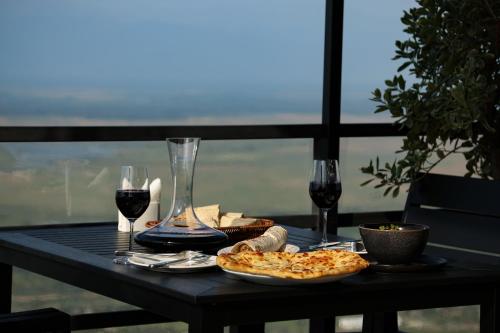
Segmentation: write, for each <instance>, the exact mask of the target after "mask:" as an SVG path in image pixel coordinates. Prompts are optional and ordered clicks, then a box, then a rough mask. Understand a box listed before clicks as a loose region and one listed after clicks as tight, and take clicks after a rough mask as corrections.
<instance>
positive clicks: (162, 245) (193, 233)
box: [135, 224, 227, 252]
mask: <svg viewBox="0 0 500 333" xmlns="http://www.w3.org/2000/svg"><path fill="white" fill-rule="evenodd" d="M135 241H136V242H137V243H138V244H140V245H143V246H146V247H149V248H152V249H154V250H156V251H166V252H178V251H181V250H200V251H210V250H217V249H219V248H222V247H224V246H225V245H226V242H227V235H226V234H225V233H223V232H221V231H218V230H215V229H212V228H209V227H205V228H196V229H192V228H187V227H177V226H168V225H167V226H165V225H163V226H162V225H161V224H160V225H157V226H156V227H153V228H151V229H149V230H146V231H143V232H141V233H139V234H137V235H135Z"/></svg>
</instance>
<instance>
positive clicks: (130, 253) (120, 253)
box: [115, 250, 199, 257]
mask: <svg viewBox="0 0 500 333" xmlns="http://www.w3.org/2000/svg"><path fill="white" fill-rule="evenodd" d="M191 253H192V254H194V253H199V251H192V250H185V251H181V252H179V253H147V252H136V251H120V250H116V251H115V256H119V257H123V256H127V257H130V256H134V255H135V256H142V257H147V256H160V257H177V256H185V255H187V254H191Z"/></svg>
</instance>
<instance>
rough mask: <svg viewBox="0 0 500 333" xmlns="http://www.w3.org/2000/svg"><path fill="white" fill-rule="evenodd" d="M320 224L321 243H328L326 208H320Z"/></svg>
mask: <svg viewBox="0 0 500 333" xmlns="http://www.w3.org/2000/svg"><path fill="white" fill-rule="evenodd" d="M320 210H321V216H320V223H321V224H320V226H321V233H322V237H321V243H328V237H327V233H326V226H327V225H328V208H321V209H320Z"/></svg>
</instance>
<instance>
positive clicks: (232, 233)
mask: <svg viewBox="0 0 500 333" xmlns="http://www.w3.org/2000/svg"><path fill="white" fill-rule="evenodd" d="M273 225H274V222H273V221H272V220H267V219H259V220H257V221H256V222H255V223H253V224H250V225H246V226H243V227H221V228H215V229H217V230H220V231H222V232H224V233H225V234H227V236H228V237H229V239H228V242H229V244H231V245H232V244H235V243H237V242H240V241H242V240H245V239H250V238H255V237H259V236H260V235H262V234H263V233H264V232H265V231H266V230H267V229H269V228H270V227H272V226H273Z"/></svg>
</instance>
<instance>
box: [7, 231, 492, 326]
mask: <svg viewBox="0 0 500 333" xmlns="http://www.w3.org/2000/svg"><path fill="white" fill-rule="evenodd" d="M286 228H287V229H288V231H289V242H290V243H292V244H296V245H298V246H300V247H305V246H307V245H308V244H312V243H316V242H317V240H318V239H319V237H320V236H319V234H318V233H315V232H313V231H311V230H306V229H299V228H294V227H286ZM332 237H333V236H332ZM127 242H128V234H127V233H123V232H118V231H117V230H116V223H92V224H78V225H53V226H36V227H20V228H14V227H12V228H3V229H0V262H3V263H6V264H9V265H13V266H17V267H20V268H24V269H27V270H30V271H32V272H35V273H39V274H42V275H45V276H48V277H52V278H55V279H57V280H60V281H63V282H66V283H69V284H72V285H75V286H77V287H81V288H85V289H88V290H91V291H94V292H97V293H100V294H103V295H105V296H109V297H113V298H115V299H118V300H121V301H125V302H127V303H129V304H133V305H136V306H140V307H142V308H145V309H150V310H152V311H154V312H157V313H160V314H168V315H171V316H172V315H173V316H174V317H175V314H176V313H177V314H178V315H179V316H180V317H181V318H179V319H180V320H182V315H181V311H185V310H186V309H187V308H189V307H192V306H202V307H203V306H212V307H213V306H219V307H220V306H223V307H225V308H226V309H231V307H232V306H234V305H235V304H236V305H237V304H242V303H243V302H244V303H245V304H252V302H253V303H255V304H264V303H265V304H266V306H269V307H270V306H271V305H272V304H275V305H279V306H282V307H287V306H288V305H289V304H290V303H292V304H293V303H294V302H300V304H309V303H310V304H319V303H318V300H330V301H331V300H349V299H353V297H354V299H356V298H357V299H359V300H360V301H361V300H363V301H366V302H365V303H363V304H366V306H359V304H356V303H357V302H346V303H344V304H343V307H342V309H343V310H344V312H345V313H346V314H347V313H349V312H350V313H360V312H361V311H364V310H365V309H368V308H369V307H370V306H372V307H377V308H380V307H381V306H382V307H383V306H384V304H385V305H386V306H387V307H388V308H390V307H391V306H393V304H394V303H391V302H393V300H392V301H391V297H389V296H391V295H392V296H393V297H394V299H397V298H400V300H401V301H403V300H404V297H402V296H401V295H402V294H405V293H407V295H410V294H411V295H415V296H417V294H418V293H419V292H421V291H424V292H428V293H429V295H431V294H432V295H435V296H436V297H432V299H433V301H432V302H428V303H432V304H429V307H431V306H430V305H432V307H434V306H436V305H442V304H450V306H451V305H454V304H461V303H464V304H476V301H477V299H476V298H474V297H475V296H474V292H476V291H477V290H476V289H478V290H479V289H481V288H485V286H488V285H494V284H498V283H499V282H500V268H499V267H500V266H497V267H495V266H491V265H487V263H486V261H488V260H486V261H485V262H484V263H480V264H477V265H471V264H470V263H471V262H473V261H467V260H468V259H469V260H473V258H472V257H467V256H463V255H462V254H459V255H457V251H454V250H450V249H441V248H438V247H430V246H428V249H427V252H428V253H430V254H432V255H441V256H446V257H447V258H448V259H449V263H448V264H447V265H446V266H445V267H443V268H441V269H438V270H434V271H428V272H414V273H397V274H396V273H394V274H387V273H385V274H382V273H374V272H362V273H360V274H357V275H354V276H351V277H347V278H345V279H343V280H340V281H337V282H333V283H328V284H319V285H307V286H294V287H292V286H267V285H259V284H255V283H251V282H246V281H242V280H239V279H237V278H235V277H233V276H230V275H229V274H227V273H224V272H223V271H221V270H219V269H214V270H213V271H209V272H198V273H189V274H172V273H160V272H151V271H146V270H142V269H139V268H136V267H131V266H124V265H116V264H114V263H113V262H112V258H113V256H114V254H113V252H114V251H115V250H125V249H126V248H127V245H128V244H127ZM461 258H465V259H464V260H462V259H461ZM490 259H491V258H490ZM490 261H491V260H490ZM489 263H493V264H496V263H500V260H499V259H498V258H493V261H492V262H489ZM481 290H482V289H481ZM457 291H460V295H461V298H459V297H458V296H457V297H455V298H453V297H452V299H448V300H447V301H446V302H445V301H443V300H441V299H438V296H440V295H441V296H442V297H445V296H446V295H445V294H440V293H445V292H447V293H449V295H453V293H457ZM467 291H470V293H467ZM377 295H379V296H380V295H384V299H386V298H387V299H386V300H384V299H380V298H379V300H378V303H377V304H371V303H370V302H369V300H370V297H375V296H377ZM385 296H387V297H385ZM408 297H410V296H408ZM446 297H448V296H446ZM384 302H385V303H384ZM415 302H416V301H415ZM415 302H413V303H412V302H407V303H408V305H407V307H408V308H418V307H421V306H423V305H424V303H425V302H424V301H422V300H418V302H416V303H415ZM443 302H444V303H443ZM348 303H349V304H348ZM351 303H352V304H351ZM296 304H297V303H295V306H296ZM370 304H371V305H370ZM401 304H403V303H401ZM405 304H406V303H405ZM162 306H165V307H168V309H167V308H162ZM186 307H187V308H186ZM303 312H304V313H306V312H308V311H307V310H304V311H303ZM340 312H342V311H340ZM228 321H230V320H229V319H228Z"/></svg>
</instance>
